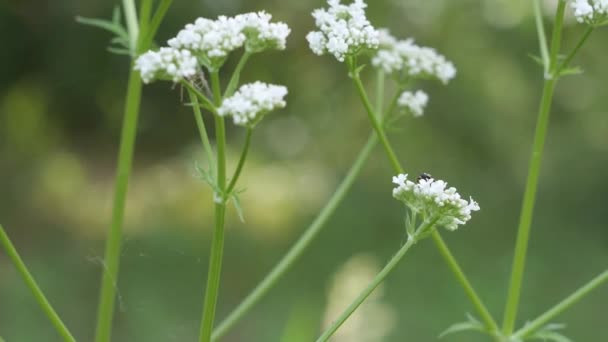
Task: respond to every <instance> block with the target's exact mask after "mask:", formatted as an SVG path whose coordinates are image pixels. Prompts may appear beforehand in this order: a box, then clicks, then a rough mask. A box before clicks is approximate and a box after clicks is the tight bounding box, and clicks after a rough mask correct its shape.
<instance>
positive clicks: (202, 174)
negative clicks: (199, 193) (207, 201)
mask: <svg viewBox="0 0 608 342" xmlns="http://www.w3.org/2000/svg"><path fill="white" fill-rule="evenodd" d="M194 170H195V171H196V173H197V175H198V177H199V178H200V179H201V180H202V181H203V182H205V183H207V184H209V186H210V187H211V189H212V190H213V191H214V192H215V193H220V192H221V191H219V190H220V188H219V186H218V184H217V182H216V181H215V178H214V177H213V174H212V173H211V172H210V171H208V170H205V169H204V168H203V167H202V166H201V165H200V164H199V163H198V162H196V161H195V162H194Z"/></svg>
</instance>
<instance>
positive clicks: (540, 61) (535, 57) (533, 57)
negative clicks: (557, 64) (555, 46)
mask: <svg viewBox="0 0 608 342" xmlns="http://www.w3.org/2000/svg"><path fill="white" fill-rule="evenodd" d="M528 57H530V58H532V60H533V61H535V62H536V63H537V64H538V65H540V66H542V67H544V66H545V62H543V59H542V58H541V57H540V56H537V55H533V54H528Z"/></svg>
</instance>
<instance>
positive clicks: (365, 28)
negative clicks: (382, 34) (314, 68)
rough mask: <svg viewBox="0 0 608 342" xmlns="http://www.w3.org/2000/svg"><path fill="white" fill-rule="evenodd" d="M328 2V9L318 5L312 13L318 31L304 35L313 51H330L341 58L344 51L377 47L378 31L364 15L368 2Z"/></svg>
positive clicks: (355, 0)
mask: <svg viewBox="0 0 608 342" xmlns="http://www.w3.org/2000/svg"><path fill="white" fill-rule="evenodd" d="M327 4H328V5H329V9H324V8H319V9H316V10H314V11H313V13H312V16H313V17H314V18H315V25H316V26H317V28H318V29H319V31H313V32H310V33H308V35H307V36H306V39H307V40H308V43H309V45H310V49H311V50H312V51H313V52H314V53H315V54H317V55H323V54H325V53H330V54H332V55H333V56H334V57H336V59H338V61H340V62H343V61H344V59H345V57H346V56H347V55H354V54H356V53H358V52H359V51H361V50H362V49H366V48H367V49H375V48H377V47H378V44H379V40H378V31H376V29H374V27H373V26H372V25H371V23H370V22H369V20H367V17H366V16H365V8H366V7H367V4H366V3H365V2H363V0H354V2H353V3H351V4H350V5H343V4H341V3H340V0H328V1H327Z"/></svg>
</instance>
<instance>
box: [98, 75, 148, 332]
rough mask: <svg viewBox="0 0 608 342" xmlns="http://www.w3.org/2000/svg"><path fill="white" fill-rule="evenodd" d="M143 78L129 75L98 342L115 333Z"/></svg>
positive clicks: (100, 305) (100, 309) (103, 281)
mask: <svg viewBox="0 0 608 342" xmlns="http://www.w3.org/2000/svg"><path fill="white" fill-rule="evenodd" d="M141 87H142V84H141V78H140V76H139V73H138V72H137V71H135V70H133V66H131V73H130V74H129V84H128V88H127V100H126V104H125V114H124V119H123V126H122V133H121V137H120V149H119V152H118V166H117V172H116V184H115V187H114V202H113V207H112V223H111V225H110V231H109V236H108V238H107V241H106V250H105V259H104V264H103V265H104V272H103V278H102V281H101V295H100V299H99V309H98V312H97V330H96V335H95V341H96V342H108V341H110V336H111V333H112V317H113V315H114V301H115V296H116V284H117V280H118V268H119V261H120V246H121V240H122V225H123V218H124V213H125V202H126V196H127V189H128V185H129V177H130V175H131V166H132V163H133V150H134V148H135V135H136V132H137V118H138V116H139V105H140V100H141Z"/></svg>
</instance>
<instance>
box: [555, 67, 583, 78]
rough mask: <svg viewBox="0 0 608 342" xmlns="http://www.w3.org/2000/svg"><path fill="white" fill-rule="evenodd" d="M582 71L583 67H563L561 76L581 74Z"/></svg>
mask: <svg viewBox="0 0 608 342" xmlns="http://www.w3.org/2000/svg"><path fill="white" fill-rule="evenodd" d="M582 73H583V69H582V68H581V67H571V68H566V69H562V70H561V71H560V72H559V75H560V76H567V75H580V74H582Z"/></svg>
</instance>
